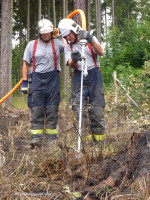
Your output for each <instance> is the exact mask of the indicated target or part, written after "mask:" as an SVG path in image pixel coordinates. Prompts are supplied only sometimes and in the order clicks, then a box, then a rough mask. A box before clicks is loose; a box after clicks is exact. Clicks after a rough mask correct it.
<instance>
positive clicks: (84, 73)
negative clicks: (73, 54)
mask: <svg viewBox="0 0 150 200" xmlns="http://www.w3.org/2000/svg"><path fill="white" fill-rule="evenodd" d="M80 43H81V46H82V54H81V57H82V71H81V89H80V108H79V133H78V153H79V152H80V148H81V135H82V104H83V103H82V101H83V75H84V76H86V75H87V65H86V56H85V46H86V44H87V40H84V39H83V40H80Z"/></svg>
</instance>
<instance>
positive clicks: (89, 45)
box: [88, 43, 97, 67]
mask: <svg viewBox="0 0 150 200" xmlns="http://www.w3.org/2000/svg"><path fill="white" fill-rule="evenodd" d="M88 47H89V50H90V52H91V54H92V58H93V61H94V64H95V67H97V63H96V59H95V55H94V52H93V49H92V47H91V44H90V43H88Z"/></svg>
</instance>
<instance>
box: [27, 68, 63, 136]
mask: <svg viewBox="0 0 150 200" xmlns="http://www.w3.org/2000/svg"><path fill="white" fill-rule="evenodd" d="M59 104H60V80H59V74H58V72H57V71H52V72H48V73H37V72H34V73H32V82H31V83H30V89H29V95H28V106H29V108H31V135H32V138H35V137H38V138H41V139H42V136H43V133H44V132H45V134H46V138H51V139H57V133H58V131H57V129H56V126H57V121H58V106H59Z"/></svg>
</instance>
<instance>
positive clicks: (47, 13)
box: [0, 0, 150, 110]
mask: <svg viewBox="0 0 150 200" xmlns="http://www.w3.org/2000/svg"><path fill="white" fill-rule="evenodd" d="M76 9H81V10H83V11H84V13H85V15H86V23H87V30H88V31H91V32H92V33H93V35H96V37H97V38H98V40H99V41H100V43H101V44H102V46H103V47H104V51H105V54H104V56H103V57H101V58H99V60H100V63H101V72H102V74H103V82H104V89H105V95H106V98H107V95H108V94H109V95H110V94H111V93H114V84H113V76H112V75H113V72H114V71H116V72H117V77H118V79H119V80H120V81H121V83H122V84H123V85H124V87H125V88H127V91H128V93H129V95H130V96H131V97H132V98H133V99H136V101H137V103H138V105H139V106H140V107H141V108H143V109H146V110H149V104H150V79H149V77H150V67H149V59H150V33H149V30H150V1H149V0H82V1H81V0H43V1H41V0H26V1H23V0H19V1H16V0H7V1H5V0H1V44H0V50H1V53H0V99H1V98H2V97H3V96H4V95H6V94H7V93H8V92H9V91H10V90H11V89H12V87H14V86H15V85H16V84H17V83H18V81H20V79H21V78H22V57H23V52H24V49H25V47H26V45H27V43H28V42H29V41H31V40H34V39H37V38H38V31H37V23H38V21H39V20H40V19H41V18H47V19H50V20H51V21H52V23H53V24H54V27H56V28H57V26H58V23H59V21H60V20H61V19H62V18H66V17H67V16H68V15H69V14H70V13H71V12H72V11H74V10H76ZM73 19H74V20H75V21H76V22H77V23H79V24H81V17H80V15H75V16H74V17H73ZM12 41H15V43H14V42H13V45H12ZM61 67H62V73H61V74H60V76H61V95H62V99H64V100H68V99H69V95H70V85H71V73H70V71H69V69H68V68H67V67H65V64H64V57H63V55H62V59H61ZM16 96H19V97H20V98H22V96H21V92H20V88H19V89H18V90H17V91H16V92H15V93H14V94H13V97H14V98H12V97H9V99H8V100H7V101H6V102H7V103H9V104H12V103H13V102H14V100H13V99H15V102H16V98H15V97H16Z"/></svg>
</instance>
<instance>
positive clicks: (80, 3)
mask: <svg viewBox="0 0 150 200" xmlns="http://www.w3.org/2000/svg"><path fill="white" fill-rule="evenodd" d="M85 7H86V6H85V0H74V4H73V10H77V9H81V10H82V11H83V12H84V13H85ZM73 19H74V21H75V22H76V23H77V24H79V25H80V26H81V27H82V20H81V16H80V15H79V14H78V15H75V16H74V17H73Z"/></svg>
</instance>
